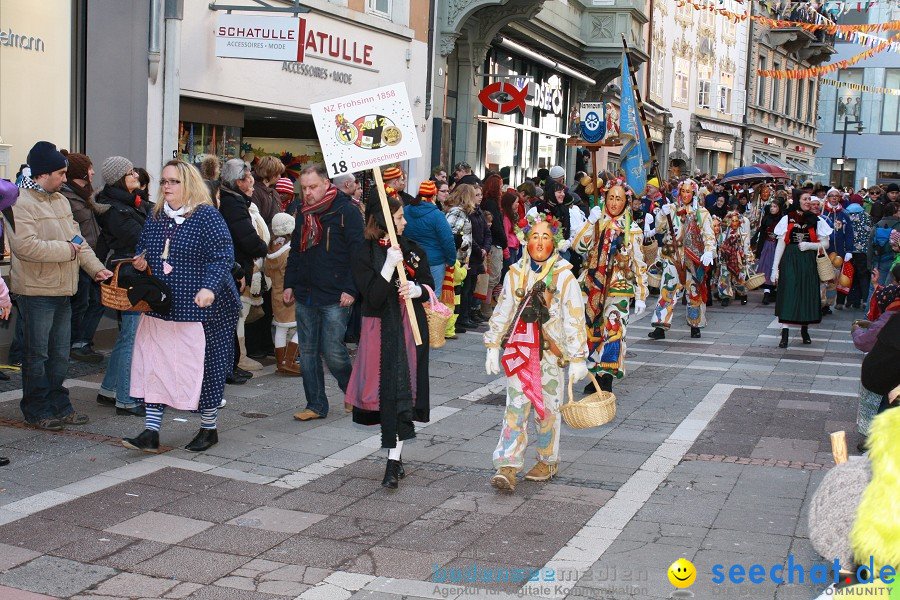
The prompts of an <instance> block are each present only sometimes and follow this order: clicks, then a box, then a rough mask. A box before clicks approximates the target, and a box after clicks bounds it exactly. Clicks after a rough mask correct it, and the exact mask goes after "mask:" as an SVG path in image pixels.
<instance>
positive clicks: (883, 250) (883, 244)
mask: <svg viewBox="0 0 900 600" xmlns="http://www.w3.org/2000/svg"><path fill="white" fill-rule="evenodd" d="M893 230H894V228H893V227H892V226H890V225H888V226H886V227H878V228H876V229H875V237H874V239H873V240H872V249H873V250H874V252H875V256H878V257H886V256H894V251H893V249H891V232H892V231H893Z"/></svg>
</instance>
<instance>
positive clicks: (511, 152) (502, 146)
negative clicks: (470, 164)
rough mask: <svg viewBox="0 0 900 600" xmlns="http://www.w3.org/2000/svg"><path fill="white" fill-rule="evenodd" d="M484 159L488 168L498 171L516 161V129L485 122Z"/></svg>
mask: <svg viewBox="0 0 900 600" xmlns="http://www.w3.org/2000/svg"><path fill="white" fill-rule="evenodd" d="M484 161H485V163H486V165H485V166H487V168H488V169H490V170H492V171H499V170H500V169H502V168H503V167H512V166H514V165H515V162H516V130H515V129H513V128H512V127H506V126H504V125H496V124H494V123H488V124H487V141H486V146H485V154H484Z"/></svg>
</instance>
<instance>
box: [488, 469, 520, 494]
mask: <svg viewBox="0 0 900 600" xmlns="http://www.w3.org/2000/svg"><path fill="white" fill-rule="evenodd" d="M517 472H518V471H517V470H516V468H515V467H500V468H499V469H497V472H496V473H495V474H494V476H493V477H491V485H492V486H494V487H495V488H497V489H498V490H504V491H507V492H514V491H516V473H517Z"/></svg>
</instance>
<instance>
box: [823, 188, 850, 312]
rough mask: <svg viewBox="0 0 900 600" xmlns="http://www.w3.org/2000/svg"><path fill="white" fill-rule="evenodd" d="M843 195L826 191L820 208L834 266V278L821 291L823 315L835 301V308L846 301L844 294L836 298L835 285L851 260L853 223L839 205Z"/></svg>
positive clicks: (842, 206)
mask: <svg viewBox="0 0 900 600" xmlns="http://www.w3.org/2000/svg"><path fill="white" fill-rule="evenodd" d="M842 199H843V194H842V193H841V191H840V190H838V189H836V188H831V189H830V190H828V194H827V195H826V196H825V206H823V207H822V218H823V219H824V220H825V222H826V223H828V225H829V227H831V230H832V231H831V236H829V240H828V242H829V246H828V247H829V249H830V250H831V252H830V253H829V258H830V259H831V264H832V265H833V266H834V277H833V278H832V279H831V280H830V281H826V282H825V286H824V289H823V290H822V306H823V307H825V308H827V309H828V310H826V311H825V314H828V312H829V311H830V310H831V307H832V306H834V305H835V301H837V308H838V309H843V308H844V301H845V300H846V299H847V296H846V294H842V295H841V297H840V298H838V290H837V284H838V279H839V278H840V276H841V269H842V268H843V266H844V261H848V260H853V242H854V237H853V221H852V220H851V218H850V213H848V212H847V211H846V210H844V205H843V204H841V200H842Z"/></svg>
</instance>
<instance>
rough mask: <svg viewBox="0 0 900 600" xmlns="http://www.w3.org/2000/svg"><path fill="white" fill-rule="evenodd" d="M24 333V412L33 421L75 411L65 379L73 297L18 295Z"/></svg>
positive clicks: (27, 418)
mask: <svg viewBox="0 0 900 600" xmlns="http://www.w3.org/2000/svg"><path fill="white" fill-rule="evenodd" d="M16 301H17V303H18V305H19V314H20V315H21V317H22V320H23V326H24V333H25V337H24V340H25V354H24V356H23V360H22V402H21V404H20V406H21V407H22V414H24V415H25V420H26V421H28V422H31V423H34V422H37V421H40V420H41V419H50V418H53V417H57V418H60V417H65V416H66V415H68V414H70V413H73V412H75V410H74V409H73V408H72V403H71V402H70V401H69V390H67V389H66V388H64V387H63V381H65V379H66V374H67V373H68V372H69V336H70V334H71V327H72V300H71V298H70V297H69V296H18V298H17V300H16Z"/></svg>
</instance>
